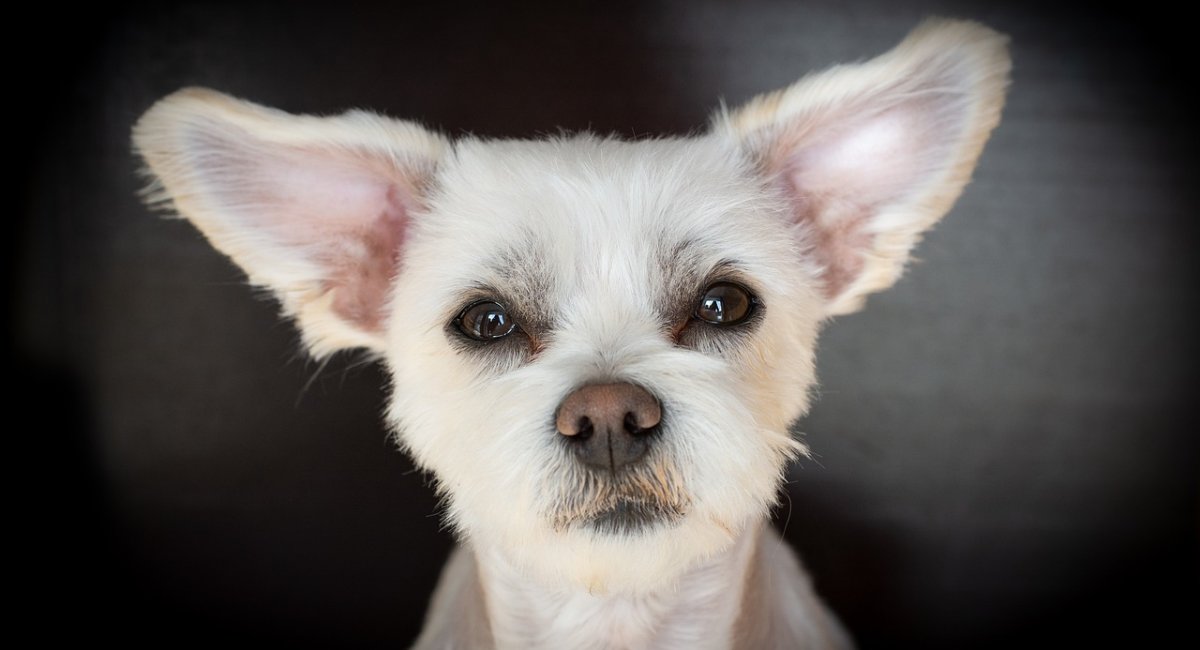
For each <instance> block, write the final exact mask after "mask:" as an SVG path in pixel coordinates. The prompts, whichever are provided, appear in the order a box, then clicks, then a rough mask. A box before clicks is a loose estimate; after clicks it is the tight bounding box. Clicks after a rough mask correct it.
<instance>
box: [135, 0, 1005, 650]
mask: <svg viewBox="0 0 1200 650" xmlns="http://www.w3.org/2000/svg"><path fill="white" fill-rule="evenodd" d="M1007 71H1008V59H1007V55H1006V54H1005V52H1004V39H1003V38H1002V37H1000V36H999V35H997V34H995V33H994V32H991V31H989V30H987V29H986V28H983V27H980V26H978V25H975V24H972V23H960V22H946V21H941V22H931V23H927V24H926V25H924V26H922V27H920V28H918V30H916V31H915V32H914V33H913V35H912V36H910V37H909V38H908V39H907V40H906V41H905V42H904V43H902V44H901V45H900V46H899V47H897V48H896V50H894V51H893V52H891V53H889V54H886V55H884V56H882V57H880V58H878V59H875V60H873V61H871V62H868V63H865V64H861V65H857V66H850V67H839V68H835V69H833V70H831V71H828V72H825V73H823V74H821V75H818V76H815V77H811V78H808V79H805V80H802V81H801V82H799V83H798V84H796V85H794V86H792V87H791V88H788V89H786V90H784V91H781V92H779V93H774V94H771V95H766V96H763V97H760V98H757V99H755V100H753V101H751V102H750V103H749V104H747V106H746V107H744V108H742V109H740V110H738V111H735V112H733V113H727V112H721V113H718V114H717V115H716V116H715V117H714V121H713V129H712V130H711V132H710V133H708V134H705V135H702V136H699V137H693V138H672V139H657V140H643V141H637V142H623V141H619V140H615V139H611V138H602V137H597V136H594V135H590V134H581V135H575V136H563V137H558V138H551V139H548V140H541V141H488V140H480V139H477V138H465V139H462V140H458V141H456V142H453V143H450V142H447V141H446V140H445V139H443V138H441V137H439V136H437V135H435V134H432V133H430V132H428V131H425V130H424V129H421V128H420V127H418V126H416V125H413V124H411V123H408V122H399V121H395V120H389V119H387V118H382V117H378V116H374V115H369V114H365V113H361V112H354V113H349V114H346V115H343V116H337V117H332V118H324V119H322V118H312V117H297V116H291V115H287V114H284V113H280V112H278V111H272V110H269V109H264V108H261V107H257V106H254V105H252V104H248V103H246V102H241V101H238V100H234V99H232V98H228V97H226V96H223V95H219V94H217V93H213V92H211V91H201V90H188V91H183V92H181V93H177V94H176V95H172V96H170V97H168V98H166V99H164V100H162V101H161V102H160V103H159V104H157V105H156V106H155V107H154V108H152V109H151V110H150V111H148V112H147V114H146V115H145V116H144V117H143V118H142V120H141V121H140V122H139V123H138V125H137V127H136V129H135V137H134V140H135V146H136V148H137V149H138V151H140V152H141V154H142V155H143V157H144V158H145V160H146V162H147V165H148V167H149V169H150V172H151V174H152V175H153V176H154V178H156V179H157V182H158V183H159V184H160V187H159V188H158V190H157V191H156V192H157V193H156V195H155V196H156V197H157V198H158V199H159V200H161V201H166V200H169V201H170V202H171V203H173V205H174V207H175V208H176V209H177V210H178V211H179V212H180V213H181V214H183V215H184V216H186V217H188V218H190V219H191V220H192V221H193V222H194V223H196V225H197V226H199V227H200V229H201V230H202V231H204V232H205V234H206V235H207V236H208V237H209V239H210V240H211V241H212V242H213V244H214V245H215V246H217V247H218V248H220V249H221V250H222V251H224V252H226V253H227V254H229V255H230V256H231V257H233V258H234V259H235V260H236V261H237V262H238V263H239V264H241V265H242V266H243V268H245V269H246V271H247V274H248V275H249V277H250V279H251V281H252V282H254V283H255V284H259V285H262V286H266V287H269V288H271V289H272V290H274V291H275V292H276V293H277V295H278V296H279V297H280V299H281V301H282V303H283V305H284V308H285V312H286V313H287V314H288V315H291V316H295V317H296V319H297V321H298V323H299V326H300V328H301V331H302V332H303V335H304V340H305V342H306V344H307V345H308V346H309V347H310V349H311V350H312V351H313V353H314V354H316V355H318V356H320V355H325V354H328V353H330V352H332V351H335V350H337V349H342V348H351V347H361V348H366V349H368V350H370V351H371V352H373V353H375V354H377V355H379V356H380V357H382V359H383V361H384V362H385V363H386V365H387V367H388V370H389V373H390V376H391V378H392V387H391V389H392V390H391V396H390V399H389V404H388V408H387V419H388V422H389V424H390V425H391V426H392V427H393V428H394V430H395V431H396V433H397V439H398V441H399V443H400V444H401V445H402V446H403V447H404V448H405V449H406V450H407V451H408V452H409V453H411V454H412V455H413V457H414V458H415V459H416V460H417V462H418V463H419V464H420V465H421V466H422V467H424V468H425V469H427V470H429V471H430V472H431V473H432V474H433V476H435V477H436V479H437V486H438V490H439V491H440V493H441V494H442V495H443V496H444V498H445V513H446V516H447V519H448V521H449V522H450V523H451V524H452V525H453V528H454V530H455V531H456V532H457V534H458V535H459V537H460V539H461V540H462V542H463V543H464V549H467V550H465V551H462V552H461V553H460V555H459V556H458V558H457V559H456V560H455V561H454V562H452V564H451V565H450V567H449V568H448V569H447V573H446V576H445V577H444V579H443V583H442V585H441V586H440V587H439V592H438V595H437V596H436V598H435V602H434V608H433V610H431V613H430V617H429V624H428V626H427V629H426V633H425V634H424V635H423V637H422V641H421V644H422V646H423V647H466V646H470V645H472V644H483V645H488V644H491V645H495V646H497V647H512V648H517V647H546V648H551V647H553V648H560V647H572V648H589V647H596V648H601V647H604V648H608V647H627V648H642V647H672V648H674V647H679V648H683V647H687V648H699V647H713V648H718V647H729V646H730V645H736V644H738V643H740V642H741V641H739V639H742V640H744V639H757V641H755V643H767V644H768V645H774V646H776V647H795V646H796V645H798V644H802V643H803V644H810V645H814V646H821V647H839V646H843V645H846V644H848V641H847V640H846V638H845V637H844V635H843V634H842V633H841V632H840V631H839V630H838V628H837V625H836V623H835V622H834V620H833V619H832V618H831V617H830V616H829V615H828V614H827V613H826V612H825V611H824V609H823V607H822V606H821V605H820V604H819V601H818V600H817V599H816V597H815V596H814V595H813V594H812V590H811V587H809V586H808V583H807V580H806V579H805V578H804V576H803V573H802V570H801V569H800V568H799V565H798V564H796V563H795V560H794V559H793V558H791V556H790V553H788V552H787V551H786V549H785V548H784V547H783V546H782V545H781V544H780V543H779V542H778V540H777V539H776V538H774V537H773V536H772V535H769V534H763V533H761V532H760V530H761V528H762V526H763V522H764V521H765V519H766V516H767V511H768V508H769V507H770V505H771V504H772V503H773V502H774V499H775V498H776V494H777V491H778V489H779V486H780V481H781V477H782V474H783V471H784V468H785V466H786V463H787V461H788V460H789V459H790V458H793V457H795V456H796V455H797V454H801V453H804V452H805V447H804V445H803V444H802V443H800V442H799V441H797V440H795V439H793V438H792V437H791V436H790V435H789V433H788V429H789V426H790V424H791V423H792V422H794V421H795V420H796V419H797V418H798V417H800V416H801V415H802V414H803V413H804V412H805V411H806V410H807V408H808V394H809V391H810V389H811V388H812V386H813V384H814V382H815V371H814V365H813V361H814V359H813V357H814V350H815V346H816V337H817V333H818V330H819V328H820V326H821V324H822V323H823V321H824V320H825V319H826V318H827V317H828V316H830V315H832V314H837V313H845V312H847V311H852V310H854V309H856V308H858V307H859V306H860V305H861V304H862V301H863V298H864V297H865V296H866V295H867V294H868V293H870V292H873V291H878V290H880V289H882V288H885V287H886V286H889V285H890V284H892V283H893V282H894V281H895V279H896V278H897V277H898V276H899V273H900V272H901V269H902V268H903V265H904V262H905V260H906V259H907V257H908V252H909V249H910V248H911V247H912V246H913V245H914V244H915V242H916V240H917V238H918V237H919V235H920V233H921V232H923V231H924V230H925V229H926V228H928V227H929V226H930V225H932V224H933V223H934V222H935V221H936V220H937V219H938V218H940V217H941V216H942V214H944V213H945V212H946V211H947V210H948V209H949V207H950V205H951V203H952V202H953V200H954V198H955V197H957V196H958V194H959V192H960V191H961V189H962V187H963V185H964V184H965V183H966V181H967V179H968V177H969V174H970V171H971V169H972V168H973V166H974V161H975V158H976V157H977V156H978V154H979V152H980V149H981V148H982V146H983V143H984V141H985V140H986V138H987V135H988V133H989V132H990V131H991V129H992V128H993V127H994V126H995V124H996V122H997V120H998V118H999V111H1000V105H1001V103H1002V101H1003V90H1004V86H1005V84H1006V80H1007ZM393 255H398V259H397V260H396V261H395V262H394V263H393V258H392V257H391V256H393ZM727 267H728V268H731V269H732V270H733V272H734V273H736V275H737V278H739V279H741V280H742V281H743V282H745V283H746V284H747V285H748V286H749V287H750V288H751V289H753V291H754V292H755V293H756V295H757V296H758V298H759V299H760V300H761V302H762V304H763V309H764V312H763V315H762V318H760V319H759V320H758V321H757V323H756V324H755V325H754V326H753V329H747V330H746V333H745V335H744V336H740V337H736V338H728V337H729V336H732V335H731V334H728V333H721V332H716V331H715V330H713V331H712V332H709V334H711V336H712V337H713V338H712V339H711V341H712V342H703V341H710V339H703V340H702V342H700V343H696V344H694V345H681V344H679V343H678V341H677V340H676V338H675V335H674V334H673V332H677V331H679V330H680V328H683V327H684V323H682V322H676V321H673V320H671V319H672V318H674V317H673V316H669V314H672V313H676V312H677V311H679V310H678V309H676V308H682V312H679V313H683V314H685V315H686V314H687V313H689V310H690V307H689V305H688V301H692V300H694V298H695V296H698V295H699V292H700V291H701V290H702V289H703V286H690V285H687V282H688V281H691V282H696V283H698V282H700V280H701V279H703V278H704V277H705V276H706V275H707V274H709V273H710V272H712V271H714V270H715V269H720V268H727ZM380 269H384V270H385V271H386V277H385V280H386V290H375V289H373V288H372V287H376V285H377V284H378V282H379V279H380V276H379V274H380ZM681 278H682V280H681ZM687 278H695V279H694V280H687ZM681 282H682V283H683V284H682V286H683V287H684V288H683V290H682V291H681V290H679V289H675V290H671V289H670V288H671V287H678V286H681ZM480 291H496V292H501V293H503V294H504V295H505V296H508V297H509V300H511V301H512V302H514V303H515V305H513V306H515V307H519V308H521V309H522V310H524V311H523V312H522V313H537V314H539V315H541V317H544V320H545V321H546V325H545V326H544V327H545V328H546V329H545V330H542V331H539V330H537V328H536V327H534V324H533V323H522V325H523V326H528V327H527V328H526V329H527V330H528V331H529V333H530V337H531V338H530V339H529V345H528V346H527V348H525V347H520V346H518V347H517V348H512V347H511V346H510V347H508V348H488V349H487V350H483V351H480V350H473V349H464V348H463V347H462V346H461V341H459V342H457V343H456V341H455V339H454V337H455V336H456V334H455V333H454V332H453V328H448V327H447V324H448V323H450V322H451V321H452V320H453V319H454V318H455V316H456V315H457V314H458V313H459V312H460V311H461V310H462V309H463V307H464V305H465V304H467V303H468V302H469V301H470V300H471V299H472V298H474V297H478V295H479V292H480ZM681 301H682V304H680V302H681ZM665 314H666V315H665ZM376 315H379V317H378V318H376ZM690 327H701V328H703V327H708V326H707V325H704V324H693V325H690ZM706 332H708V331H707V330H706ZM720 337H727V338H720ZM496 350H505V352H503V353H499V352H496ZM612 381H621V382H631V383H635V384H637V385H640V386H642V387H644V388H646V389H647V390H649V391H650V392H651V393H653V394H654V395H656V396H657V397H658V399H659V400H660V402H661V404H662V408H663V413H664V420H663V426H662V435H661V436H660V437H659V438H658V439H657V440H656V442H655V448H654V454H656V455H655V457H654V458H655V462H656V463H657V464H656V465H655V467H656V468H658V469H659V470H661V471H659V472H658V474H657V479H656V480H657V481H658V483H657V485H659V488H660V491H661V492H662V494H663V495H666V496H664V497H663V498H670V499H671V500H672V504H673V505H674V506H677V507H678V509H679V511H680V512H682V513H683V514H682V516H681V517H680V518H679V519H678V520H677V521H674V522H670V523H664V524H659V525H656V526H654V527H650V528H647V529H642V530H639V531H637V532H633V533H619V534H618V533H606V532H598V531H597V530H595V529H593V528H590V527H588V526H583V525H577V524H576V523H574V520H573V519H571V518H570V517H566V518H564V517H562V516H561V515H562V512H561V511H562V509H563V507H564V505H563V504H564V502H567V501H569V500H570V497H572V496H573V494H572V492H571V490H573V489H575V488H576V483H575V482H574V478H573V477H576V476H578V473H579V467H578V464H577V460H576V459H575V458H573V457H572V456H571V455H570V454H569V453H566V452H565V451H564V445H563V441H562V440H561V436H559V435H558V434H557V433H556V430H555V426H554V413H555V410H556V408H557V407H558V405H559V403H560V402H561V401H562V400H563V398H564V397H566V396H567V395H568V394H569V393H570V392H571V391H572V390H573V389H575V388H577V387H579V386H582V385H585V384H589V383H595V382H612ZM585 505H586V504H585ZM564 522H566V523H564ZM763 599H765V600H766V601H767V602H766V603H765V604H764V603H763V602H761V601H762V600H763ZM752 603H754V604H752ZM464 612H470V613H471V616H472V617H473V618H471V624H458V623H456V621H457V620H458V619H457V618H456V613H464ZM739 621H742V622H741V623H739ZM739 630H740V631H739ZM472 639H473V640H474V641H472ZM764 639H765V641H764Z"/></svg>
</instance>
